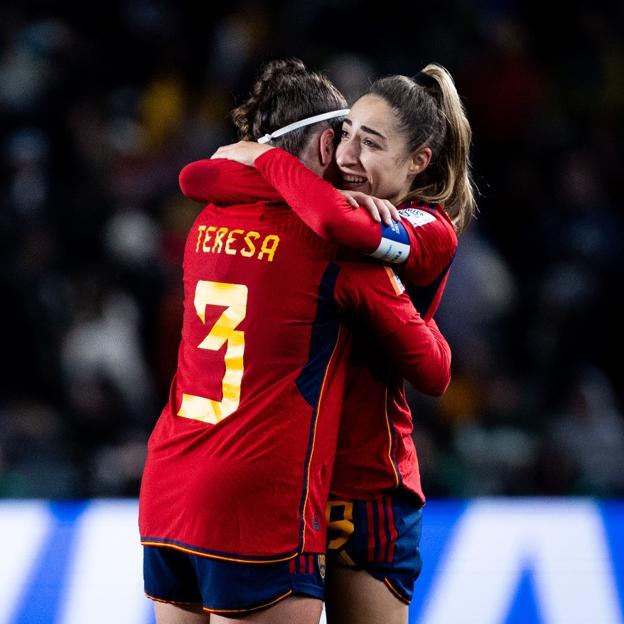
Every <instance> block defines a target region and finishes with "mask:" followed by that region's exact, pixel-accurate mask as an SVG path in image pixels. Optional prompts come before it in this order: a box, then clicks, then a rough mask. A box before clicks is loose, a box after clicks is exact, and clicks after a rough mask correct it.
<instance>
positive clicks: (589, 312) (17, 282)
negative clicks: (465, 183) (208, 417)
mask: <svg viewBox="0 0 624 624" xmlns="http://www.w3.org/2000/svg"><path fill="white" fill-rule="evenodd" d="M618 4H619V3H605V4H603V5H601V3H600V2H592V3H580V2H578V3H574V2H573V3H568V4H566V8H565V10H562V9H560V8H556V7H555V5H552V8H551V6H550V5H549V4H548V3H543V2H535V1H528V2H521V1H520V0H518V1H516V2H514V1H513V0H509V1H507V2H503V1H502V0H498V1H497V0H479V1H475V2H468V1H464V2H460V1H458V0H456V1H453V0H442V1H441V2H436V3H427V4H426V5H423V4H422V3H416V2H411V3H396V4H394V5H389V6H388V7H387V9H388V11H387V14H386V15H382V14H380V12H381V10H382V9H383V7H380V6H379V5H378V3H374V2H372V1H370V0H367V1H364V2H356V1H355V0H342V1H340V0H290V1H288V2H286V1H278V0H273V1H269V2H253V1H250V2H245V1H242V0H232V1H230V2H227V3H225V2H212V3H210V2H204V3H190V2H175V3H174V2H173V1H172V0H126V1H124V2H115V1H112V2H106V3H104V2H99V1H96V2H92V3H91V2H87V3H81V4H76V3H54V2H29V1H25V2H20V3H14V2H10V3H8V4H7V3H3V5H2V7H1V8H0V34H1V40H0V142H1V145H2V151H1V157H0V160H1V165H0V176H1V180H2V194H1V195H0V201H1V210H0V238H1V245H0V250H1V251H0V253H1V254H2V263H1V265H0V271H1V275H2V301H3V303H2V305H1V306H0V327H1V328H2V332H3V338H2V344H3V353H4V358H5V359H4V365H3V368H2V376H1V377H0V496H3V497H31V496H37V497H38V496H43V497H54V498H61V497H86V496H134V495H136V494H137V492H138V484H139V479H140V473H141V469H142V464H143V457H144V453H145V443H146V439H147V436H148V434H149V432H150V430H151V428H152V426H153V423H154V422H155V419H156V418H157V416H158V414H159V412H160V409H161V407H162V405H163V404H164V402H165V399H166V396H167V392H168V387H169V382H170V378H171V375H172V373H173V371H174V369H175V361H176V354H177V344H178V340H179V329H180V323H181V257H182V249H183V244H184V238H185V234H186V232H187V229H188V228H189V226H190V224H191V222H192V220H193V218H194V215H195V214H196V212H197V210H198V208H199V206H197V205H194V204H193V203H191V202H189V201H186V200H184V199H183V198H182V197H181V195H180V193H179V191H178V187H177V175H178V172H179V170H180V169H181V167H182V166H183V165H184V164H185V163H186V162H188V161H191V160H195V159H198V158H201V157H206V156H209V155H211V154H212V152H213V151H214V150H215V149H216V147H217V146H218V145H220V144H222V143H228V142H231V141H232V140H234V139H235V136H234V133H233V129H232V127H231V125H230V123H229V119H228V110H229V109H230V108H231V107H232V106H233V105H234V104H235V103H237V102H238V101H240V100H241V99H242V97H243V96H245V95H246V93H247V90H248V88H249V87H250V84H251V81H252V78H253V77H254V75H255V72H256V71H257V70H258V68H259V66H260V65H261V63H262V62H263V61H265V60H269V59H271V58H277V57H283V56H297V57H300V58H302V59H303V60H304V61H305V62H306V63H307V64H308V65H309V66H310V67H312V68H314V69H319V70H323V71H325V72H327V73H328V74H329V76H330V77H331V78H332V79H333V80H334V81H335V82H336V84H337V85H338V86H339V87H340V88H341V89H342V90H343V92H344V93H345V95H347V97H348V98H349V99H351V100H352V99H353V98H355V97H356V96H357V95H358V94H359V92H361V91H362V90H363V89H365V87H366V85H367V84H368V81H369V80H370V79H371V78H372V77H375V76H379V75H382V74H387V73H404V74H408V75H410V74H414V73H415V72H416V71H418V70H419V69H420V68H421V67H422V66H424V65H425V64H426V63H427V62H429V61H437V62H440V63H442V64H444V65H445V66H446V67H448V68H449V70H450V71H451V73H452V74H453V75H454V77H455V78H456V81H457V84H458V87H459V91H460V93H461V94H462V95H463V97H464V99H465V104H466V107H467V110H468V114H469V118H470V120H471V122H472V124H473V130H474V135H475V140H474V171H475V176H476V180H477V183H478V185H479V187H480V191H481V198H480V201H479V205H480V216H479V219H478V221H477V222H476V224H474V225H473V226H472V227H471V228H470V230H469V231H468V232H467V233H466V234H465V235H464V236H463V238H462V239H461V240H460V251H459V253H458V256H457V258H456V260H455V263H454V267H453V270H452V275H451V279H450V282H449V285H448V288H447V294H446V298H445V300H444V302H443V305H442V307H441V309H440V312H439V314H438V320H439V324H440V326H441V328H442V329H443V330H444V332H445V334H446V335H447V337H448V339H449V342H450V343H451V346H452V348H453V353H454V363H453V373H454V377H453V381H452V384H451V387H450V389H449V391H448V392H447V394H446V395H445V396H444V397H443V398H442V399H439V400H429V399H426V398H423V397H421V396H417V395H416V393H412V394H411V395H410V397H411V400H412V403H413V407H414V419H415V437H416V444H417V448H418V450H419V453H420V457H421V463H422V472H423V480H424V486H425V491H426V492H427V494H428V495H429V496H430V497H438V496H473V495H498V494H502V495H532V494H538V495H570V494H581V495H584V494H590V495H600V496H624V416H623V409H624V392H623V390H624V367H623V366H622V364H621V353H622V330H621V325H622V322H623V320H624V306H623V304H622V300H620V299H619V296H618V295H617V288H618V287H619V286H618V284H619V285H620V286H621V285H622V284H624V280H623V276H624V262H623V260H624V250H623V249H624V235H623V231H622V229H623V228H622V214H623V213H622V205H621V187H620V185H621V183H622V176H623V174H624V158H623V153H624V152H623V150H622V144H623V140H624V133H623V120H624V119H623V118H624V116H623V112H624V28H623V24H624V5H622V4H619V6H618ZM57 5H59V6H57ZM425 7H426V8H425Z"/></svg>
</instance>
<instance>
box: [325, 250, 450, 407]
mask: <svg viewBox="0 0 624 624" xmlns="http://www.w3.org/2000/svg"><path fill="white" fill-rule="evenodd" d="M341 267H342V269H341V272H340V274H339V277H338V280H337V282H336V291H335V297H336V301H337V303H338V305H339V306H340V307H341V308H342V309H343V311H344V312H345V313H350V312H353V313H354V314H355V315H356V316H357V318H358V321H359V319H361V320H362V321H363V322H364V323H366V324H367V326H368V327H370V328H371V330H372V331H373V332H374V333H375V335H376V336H378V337H379V339H380V342H381V343H382V344H383V345H384V347H385V349H386V351H387V354H384V355H380V357H390V359H391V363H392V365H393V366H395V367H396V369H397V370H398V371H399V372H400V373H401V375H402V376H403V377H405V379H407V381H409V382H410V384H412V386H413V387H414V388H415V389H417V390H420V391H421V392H424V393H426V394H430V395H433V396H440V395H441V394H443V393H444V391H445V390H446V388H447V387H448V384H449V382H450V379H451V350H450V347H449V345H448V343H447V342H446V339H445V338H444V336H442V334H441V333H440V331H439V330H438V328H437V325H436V324H435V322H434V321H433V320H431V321H428V322H427V323H425V321H424V320H423V319H422V318H421V316H420V314H419V313H418V312H417V311H416V309H415V308H414V306H413V305H412V303H411V301H410V299H409V297H408V296H407V294H406V293H405V289H404V287H403V285H402V284H401V281H400V280H399V278H398V277H397V275H396V274H395V273H394V271H393V270H392V269H391V268H390V267H383V266H380V265H375V264H372V263H363V262H344V263H341Z"/></svg>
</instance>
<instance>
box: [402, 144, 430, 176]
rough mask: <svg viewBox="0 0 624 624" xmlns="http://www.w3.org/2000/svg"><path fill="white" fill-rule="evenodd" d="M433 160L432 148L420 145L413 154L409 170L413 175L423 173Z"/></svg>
mask: <svg viewBox="0 0 624 624" xmlns="http://www.w3.org/2000/svg"><path fill="white" fill-rule="evenodd" d="M430 162H431V148H429V147H420V148H418V149H417V150H416V151H415V152H414V153H413V154H412V155H411V156H410V162H409V165H408V171H409V173H410V174H411V175H417V174H419V173H422V172H423V171H424V170H425V169H426V168H427V167H428V166H429V163H430Z"/></svg>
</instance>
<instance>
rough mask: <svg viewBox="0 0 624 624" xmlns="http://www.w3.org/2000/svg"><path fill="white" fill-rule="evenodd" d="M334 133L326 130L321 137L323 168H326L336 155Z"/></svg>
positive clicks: (320, 148) (320, 155)
mask: <svg viewBox="0 0 624 624" xmlns="http://www.w3.org/2000/svg"><path fill="white" fill-rule="evenodd" d="M334 136H335V134H334V131H333V130H332V129H331V128H325V130H323V132H321V134H320V136H319V160H320V162H321V165H322V166H323V167H326V166H327V165H328V164H329V163H330V162H331V159H332V157H333V155H334Z"/></svg>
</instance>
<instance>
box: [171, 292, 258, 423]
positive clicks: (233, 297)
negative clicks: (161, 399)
mask: <svg viewBox="0 0 624 624" xmlns="http://www.w3.org/2000/svg"><path fill="white" fill-rule="evenodd" d="M209 305H215V306H227V307H226V309H225V310H224V311H223V313H222V314H221V316H220V317H219V318H218V319H217V322H216V323H215V324H214V325H213V326H212V329H211V330H210V332H209V334H208V335H207V336H206V337H205V338H204V340H202V342H201V343H200V344H199V345H197V346H198V348H199V349H209V350H210V351H218V350H219V349H220V348H221V347H222V346H223V345H224V344H225V343H227V348H226V350H225V375H224V376H223V381H222V388H223V398H222V400H221V401H215V400H213V399H208V398H206V397H201V396H195V395H193V394H183V395H182V405H180V409H179V410H178V416H183V417H184V418H192V419H193V420H201V421H202V422H207V423H211V424H213V425H214V424H216V423H218V422H219V421H220V420H223V419H224V418H225V417H226V416H229V415H230V414H231V413H232V412H233V411H234V410H236V408H237V407H238V404H239V402H240V391H241V381H242V378H243V353H244V351H245V332H243V331H241V330H238V329H236V327H237V326H238V325H239V324H240V323H241V321H242V320H243V319H244V318H245V314H246V313H247V286H244V285H243V284H226V283H223V282H208V281H205V280H200V281H199V282H197V287H196V288H195V311H196V312H197V316H199V318H200V319H201V322H202V323H205V322H206V321H205V317H206V306H209Z"/></svg>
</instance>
